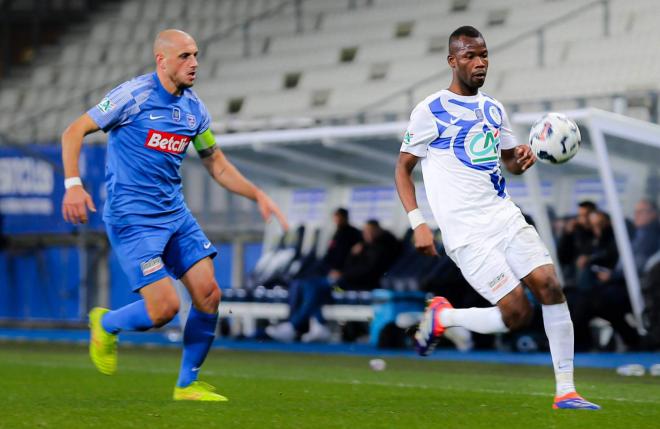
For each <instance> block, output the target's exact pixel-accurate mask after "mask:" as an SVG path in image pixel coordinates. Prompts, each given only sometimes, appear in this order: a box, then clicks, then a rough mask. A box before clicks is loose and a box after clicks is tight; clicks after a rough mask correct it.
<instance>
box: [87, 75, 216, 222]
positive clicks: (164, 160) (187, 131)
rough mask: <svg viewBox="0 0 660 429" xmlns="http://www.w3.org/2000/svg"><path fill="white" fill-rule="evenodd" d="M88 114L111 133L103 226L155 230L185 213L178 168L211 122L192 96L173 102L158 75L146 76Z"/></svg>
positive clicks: (116, 91)
mask: <svg viewBox="0 0 660 429" xmlns="http://www.w3.org/2000/svg"><path fill="white" fill-rule="evenodd" d="M87 113H88V114H89V115H90V116H91V117H92V119H93V120H94V122H96V124H97V125H98V126H99V127H100V128H101V129H102V130H103V131H105V132H109V138H108V154H107V162H106V189H107V194H108V195H107V200H106V203H105V208H104V210H103V220H104V221H105V222H106V223H109V224H113V225H126V224H136V225H155V224H163V223H167V222H171V221H174V220H176V219H178V218H179V217H181V216H183V215H184V214H186V213H188V208H187V207H186V205H185V203H184V201H183V193H182V191H181V174H180V172H179V167H180V166H181V162H182V161H183V158H184V156H185V153H186V149H187V147H188V145H189V144H190V142H192V140H193V138H194V137H195V136H196V135H198V134H201V133H203V132H204V131H206V130H207V129H208V128H209V125H210V122H211V120H210V117H209V114H208V112H207V110H206V107H205V106H204V104H203V103H202V101H201V100H200V99H199V98H198V97H197V95H196V94H195V92H194V91H192V90H191V89H185V90H184V91H183V94H182V95H181V96H174V95H172V94H170V93H169V92H167V90H165V88H164V87H163V86H162V84H161V83H160V81H159V79H158V76H157V75H156V73H151V74H146V75H143V76H139V77H137V78H135V79H133V80H130V81H128V82H125V83H123V84H121V85H119V86H118V87H116V88H115V89H113V90H112V91H110V92H109V93H108V95H107V96H106V97H105V98H104V99H103V100H101V102H100V103H99V104H98V105H96V106H94V107H92V108H91V109H90V110H89V111H88V112H87Z"/></svg>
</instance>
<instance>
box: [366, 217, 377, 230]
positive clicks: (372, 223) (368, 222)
mask: <svg viewBox="0 0 660 429" xmlns="http://www.w3.org/2000/svg"><path fill="white" fill-rule="evenodd" d="M366 223H367V225H369V226H371V227H374V228H377V229H380V223H378V220H376V219H369V220H368V221H367V222H366Z"/></svg>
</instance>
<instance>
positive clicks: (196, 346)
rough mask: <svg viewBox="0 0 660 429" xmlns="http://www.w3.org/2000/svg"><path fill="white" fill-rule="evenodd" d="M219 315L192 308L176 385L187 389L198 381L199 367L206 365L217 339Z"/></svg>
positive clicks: (184, 332) (184, 331)
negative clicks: (206, 359)
mask: <svg viewBox="0 0 660 429" xmlns="http://www.w3.org/2000/svg"><path fill="white" fill-rule="evenodd" d="M217 322H218V313H215V314H208V313H203V312H201V311H199V310H197V309H196V308H195V306H192V308H191V309H190V314H189V315H188V321H187V322H186V327H185V329H184V330H183V357H182V358H181V370H180V371H179V380H177V382H176V385H177V386H179V387H186V386H188V385H189V384H190V383H192V382H193V381H195V380H197V373H198V372H199V367H201V366H202V363H204V359H205V358H206V355H207V354H208V353H209V350H210V349H211V344H213V340H214V339H215V325H216V323H217Z"/></svg>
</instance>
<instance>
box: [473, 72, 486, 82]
mask: <svg viewBox="0 0 660 429" xmlns="http://www.w3.org/2000/svg"><path fill="white" fill-rule="evenodd" d="M472 78H473V79H477V80H483V79H486V72H485V71H484V72H476V73H474V74H473V75H472Z"/></svg>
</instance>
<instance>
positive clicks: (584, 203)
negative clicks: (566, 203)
mask: <svg viewBox="0 0 660 429" xmlns="http://www.w3.org/2000/svg"><path fill="white" fill-rule="evenodd" d="M578 207H582V208H583V209H587V210H591V211H594V210H596V209H597V208H598V207H596V203H594V202H593V201H589V200H584V201H580V202H579V203H578Z"/></svg>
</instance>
